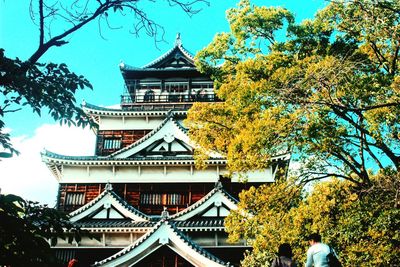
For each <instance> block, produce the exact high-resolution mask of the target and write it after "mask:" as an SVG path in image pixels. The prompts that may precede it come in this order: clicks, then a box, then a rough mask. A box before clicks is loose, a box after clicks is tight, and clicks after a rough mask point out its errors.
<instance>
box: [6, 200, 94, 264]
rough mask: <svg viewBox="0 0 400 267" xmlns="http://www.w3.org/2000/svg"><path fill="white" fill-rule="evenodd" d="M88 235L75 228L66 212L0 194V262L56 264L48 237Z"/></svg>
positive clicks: (69, 239)
mask: <svg viewBox="0 0 400 267" xmlns="http://www.w3.org/2000/svg"><path fill="white" fill-rule="evenodd" d="M82 234H87V232H85V231H82V230H80V229H78V228H76V227H74V226H73V225H72V224H71V223H70V222H69V221H68V217H67V215H66V214H64V213H62V212H59V211H57V210H55V209H52V208H49V207H47V206H46V205H40V204H38V203H37V202H32V201H26V200H24V199H22V198H21V197H18V196H15V195H11V194H8V195H3V194H0V264H1V265H6V266H8V265H11V266H52V267H53V266H59V265H58V264H59V262H58V260H57V259H56V257H55V254H54V250H52V249H50V243H49V242H48V241H49V240H51V241H52V243H53V244H52V245H55V243H54V242H56V240H57V237H59V238H62V239H68V242H70V243H72V241H74V240H75V241H76V242H79V241H80V240H81V235H82Z"/></svg>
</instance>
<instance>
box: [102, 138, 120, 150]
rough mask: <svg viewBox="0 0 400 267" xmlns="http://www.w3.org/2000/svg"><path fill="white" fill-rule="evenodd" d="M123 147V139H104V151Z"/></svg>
mask: <svg viewBox="0 0 400 267" xmlns="http://www.w3.org/2000/svg"><path fill="white" fill-rule="evenodd" d="M120 147H121V139H116V138H107V139H104V143H103V149H119V148H120Z"/></svg>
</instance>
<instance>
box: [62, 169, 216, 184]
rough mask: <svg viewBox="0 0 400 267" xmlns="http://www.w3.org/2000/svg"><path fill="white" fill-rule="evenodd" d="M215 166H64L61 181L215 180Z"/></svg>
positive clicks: (145, 181) (193, 181)
mask: <svg viewBox="0 0 400 267" xmlns="http://www.w3.org/2000/svg"><path fill="white" fill-rule="evenodd" d="M218 177H219V172H218V171H217V168H216V167H210V168H208V169H205V170H196V169H195V168H194V167H193V173H192V172H191V170H190V166H166V172H165V171H164V166H141V167H139V166H117V167H115V168H114V172H113V167H112V166H89V170H88V169H87V167H86V166H83V167H75V166H64V168H63V175H62V178H61V181H60V182H61V183H107V182H111V183H113V182H119V183H136V182H138V183H139V182H140V183H162V182H181V183H185V182H192V183H196V182H216V181H217V180H218Z"/></svg>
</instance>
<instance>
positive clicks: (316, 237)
mask: <svg viewBox="0 0 400 267" xmlns="http://www.w3.org/2000/svg"><path fill="white" fill-rule="evenodd" d="M307 240H308V241H310V240H313V241H315V242H321V235H320V234H318V233H312V234H311V235H309V236H308V237H307Z"/></svg>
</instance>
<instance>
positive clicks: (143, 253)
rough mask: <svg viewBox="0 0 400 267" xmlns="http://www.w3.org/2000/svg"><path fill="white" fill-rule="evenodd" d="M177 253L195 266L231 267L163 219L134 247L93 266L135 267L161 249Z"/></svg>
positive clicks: (134, 244) (131, 246)
mask: <svg viewBox="0 0 400 267" xmlns="http://www.w3.org/2000/svg"><path fill="white" fill-rule="evenodd" d="M164 246H165V247H168V248H170V249H171V250H173V251H175V252H177V253H178V254H179V255H181V256H182V257H183V258H184V259H185V260H187V261H188V262H190V263H191V264H193V265H194V266H204V267H213V266H216V267H217V266H231V265H230V263H226V262H223V261H222V260H220V259H219V258H217V257H216V256H214V255H213V254H211V253H209V252H208V251H206V250H205V249H203V248H202V247H200V246H198V245H197V244H195V243H194V242H192V241H191V240H190V239H189V238H188V237H187V236H186V235H184V234H183V233H182V232H181V231H180V230H179V229H178V228H177V227H176V226H175V225H174V223H173V222H170V221H168V220H167V219H161V220H160V221H159V222H158V223H157V224H156V226H155V227H154V228H153V229H152V230H151V231H149V232H148V233H147V234H146V235H144V236H142V237H141V238H140V239H138V240H137V241H136V242H134V243H133V244H132V245H130V246H128V247H127V248H125V249H123V250H122V251H120V252H118V253H116V254H114V255H112V256H111V257H108V258H106V259H104V260H102V261H100V262H96V263H95V264H94V265H93V266H104V267H106V266H112V267H117V266H134V265H135V264H137V263H139V262H140V261H141V260H143V259H145V258H146V257H148V256H149V255H150V254H151V253H153V252H154V251H156V250H158V249H160V248H161V247H164Z"/></svg>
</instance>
